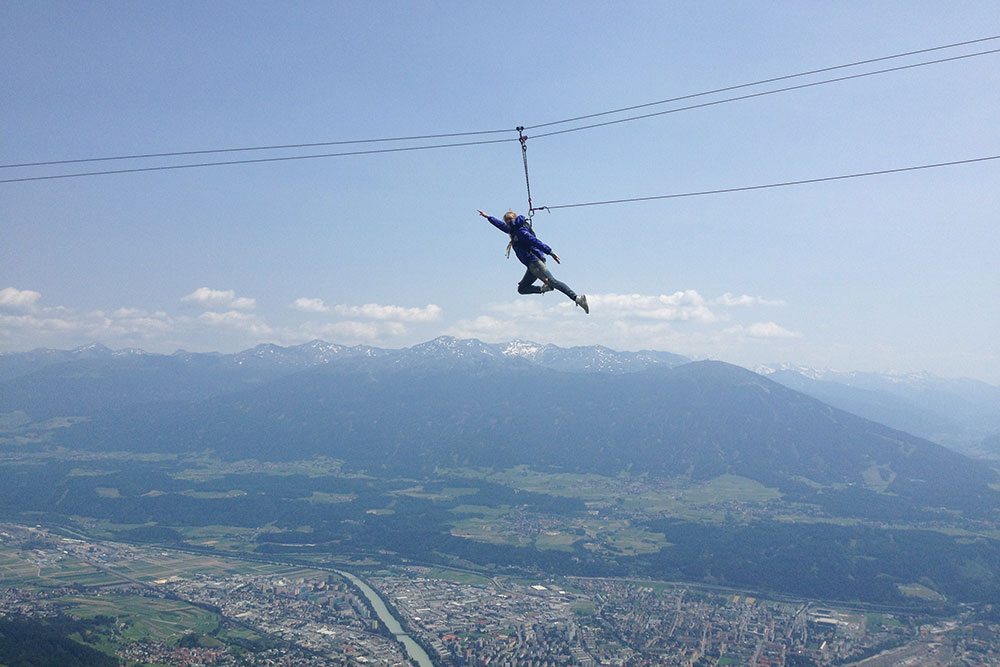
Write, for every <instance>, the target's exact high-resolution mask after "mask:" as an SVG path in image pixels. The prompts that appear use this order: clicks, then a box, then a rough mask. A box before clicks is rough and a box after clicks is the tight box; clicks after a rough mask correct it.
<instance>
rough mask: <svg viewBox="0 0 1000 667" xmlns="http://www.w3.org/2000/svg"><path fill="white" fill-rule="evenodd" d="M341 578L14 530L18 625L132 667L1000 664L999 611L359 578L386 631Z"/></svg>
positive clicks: (0, 536)
mask: <svg viewBox="0 0 1000 667" xmlns="http://www.w3.org/2000/svg"><path fill="white" fill-rule="evenodd" d="M340 567H341V566H338V565H334V564H332V563H328V564H325V565H324V564H322V563H319V562H317V563H315V564H313V565H307V564H303V563H300V562H294V563H293V562H278V561H270V562H264V561H261V560H241V559H237V558H231V557H221V556H215V555H211V554H198V553H190V552H184V551H178V550H174V549H169V550H168V549H165V548H163V547H159V546H138V545H132V544H125V543H120V542H109V541H98V540H91V539H80V538H79V537H68V536H66V535H64V534H60V533H59V532H57V531H51V530H47V529H45V528H42V527H40V526H39V527H32V526H23V525H14V524H3V525H0V621H4V620H10V619H15V618H16V619H20V620H22V621H23V620H25V619H30V620H34V621H36V622H38V623H45V622H46V620H47V619H53V618H64V617H67V616H68V617H71V618H84V619H90V620H91V621H92V624H91V625H90V626H87V628H88V629H86V630H80V631H78V632H77V634H76V636H75V637H74V638H75V639H77V640H78V641H85V642H86V643H88V644H90V645H92V646H95V647H98V648H100V649H101V650H103V651H105V652H112V653H113V655H114V657H115V658H116V659H117V660H118V661H119V664H127V665H139V664H156V665H191V664H202V665H287V664H296V665H300V664H301V665H331V664H332V665H336V664H370V665H406V664H411V662H410V661H411V660H414V662H417V664H435V665H623V666H624V665H636V666H638V665H769V666H775V667H777V666H784V665H789V666H799V665H813V664H815V665H839V664H864V665H867V666H872V667H874V666H877V665H896V664H912V665H934V664H941V665H998V664H1000V622H998V621H997V619H996V617H995V616H992V615H991V614H990V613H989V612H990V610H989V609H988V608H986V609H984V608H974V607H972V606H967V607H959V608H956V611H955V613H953V614H951V615H949V616H947V617H945V616H941V615H936V616H929V615H915V614H913V613H912V612H911V613H903V612H901V611H900V610H891V609H876V608H860V607H853V608H852V607H850V606H846V605H843V604H839V605H838V604H826V603H822V602H818V601H809V600H791V599H785V600H780V601H778V600H768V599H763V598H759V597H756V596H754V595H751V594H746V593H742V592H739V591H734V590H725V589H722V588H711V587H706V586H691V585H684V584H678V583H661V582H651V581H628V580H620V579H600V578H595V579H589V578H563V579H559V580H537V581H532V580H517V579H513V578H508V577H494V578H487V577H485V576H482V575H479V574H476V573H473V572H463V571H460V570H443V569H439V568H429V567H422V566H414V565H409V566H395V567H392V568H384V567H380V566H378V565H377V564H368V565H367V566H366V567H364V568H363V569H355V572H356V573H357V574H358V575H360V576H362V577H363V579H364V580H365V581H366V582H367V585H368V586H370V587H371V589H373V590H374V591H376V592H377V594H378V598H380V601H381V602H384V604H385V608H383V609H382V610H381V612H382V613H381V614H380V613H377V612H376V609H375V608H374V607H373V605H372V600H370V599H368V597H367V596H366V595H365V594H364V593H363V591H362V590H361V589H359V588H358V586H357V585H356V583H355V582H354V581H352V580H351V579H349V578H347V576H350V575H349V573H346V572H344V571H342V570H341V569H340ZM383 614H391V615H392V616H394V617H395V619H397V620H398V621H399V622H400V623H401V625H402V627H403V628H404V630H403V631H402V633H401V634H399V635H397V636H393V634H391V633H390V631H389V630H388V628H387V626H386V624H385V623H384V622H383V621H384V619H383ZM403 633H405V634H403ZM403 638H405V639H407V640H409V639H411V638H412V640H415V642H416V644H419V647H422V648H417V649H416V650H417V651H418V652H420V654H421V655H420V659H419V660H415V659H414V655H412V654H411V653H410V652H409V650H408V649H407V648H406V647H405V646H404V644H403V643H401V642H400V641H399V640H400V639H403ZM410 644H411V645H414V642H413V641H411V642H410Z"/></svg>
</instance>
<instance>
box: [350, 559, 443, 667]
mask: <svg viewBox="0 0 1000 667" xmlns="http://www.w3.org/2000/svg"><path fill="white" fill-rule="evenodd" d="M334 572H336V573H337V574H339V575H340V576H342V577H346V578H347V579H348V580H350V582H351V583H352V584H354V585H355V586H357V587H358V588H360V589H361V592H362V593H364V595H365V597H366V598H368V601H369V602H371V603H372V607H374V609H375V614H376V615H377V616H378V617H379V620H380V621H382V622H383V623H384V624H385V627H387V628H388V629H389V632H391V633H392V636H393V637H395V638H396V641H398V642H399V643H400V644H402V645H403V648H405V649H406V655H408V656H409V657H410V659H411V660H415V661H416V662H417V664H418V665H420V667H433V665H434V663H432V662H431V659H430V657H429V656H428V655H427V652H426V651H424V649H423V648H422V647H421V646H420V644H418V643H417V642H415V641H413V637H411V636H410V635H408V634H406V633H405V632H403V626H402V625H401V624H400V622H399V621H398V620H397V619H396V617H395V616H393V615H392V614H391V613H390V612H389V608H388V607H386V606H385V603H384V602H382V598H380V597H379V595H378V593H376V592H375V589H373V588H372V587H371V586H369V585H368V584H366V583H365V582H364V581H363V580H361V579H359V578H358V577H356V576H354V575H353V574H351V573H350V572H344V571H343V570H334Z"/></svg>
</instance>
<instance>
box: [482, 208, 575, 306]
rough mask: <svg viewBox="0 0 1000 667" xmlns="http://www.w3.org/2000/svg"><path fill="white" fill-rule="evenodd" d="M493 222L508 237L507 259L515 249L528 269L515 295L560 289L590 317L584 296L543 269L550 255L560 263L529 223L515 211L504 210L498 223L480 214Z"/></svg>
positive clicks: (557, 256) (546, 269) (545, 268)
mask: <svg viewBox="0 0 1000 667" xmlns="http://www.w3.org/2000/svg"><path fill="white" fill-rule="evenodd" d="M479 215H481V216H483V217H484V218H486V219H487V220H489V221H490V223H492V225H493V226H494V227H496V228H497V229H499V230H500V231H501V232H504V233H505V234H507V235H508V236H510V245H509V246H508V248H507V253H508V256H510V249H511V248H513V249H514V254H516V255H517V258H518V259H519V260H520V261H521V264H524V265H525V266H526V267H527V270H526V271H525V272H524V277H523V278H521V282H519V283H518V284H517V292H518V294H543V293H545V292H551V291H552V290H554V289H557V290H559V291H560V292H562V293H563V294H565V295H566V296H568V297H569V298H570V299H572V300H573V301H574V303H576V305H578V306H580V307H581V308H583V312H585V313H587V314H588V315H589V314H590V306H588V305H587V297H586V295H584V294H579V295H578V294H577V293H576V292H574V291H573V290H572V289H570V287H569V285H567V284H566V283H564V282H562V281H559V280H556V278H555V276H553V275H552V273H550V272H549V270H548V268H547V267H546V266H545V255H552V259H554V260H556V264H560V263H561V262H560V261H559V255H557V254H555V253H554V252H552V248H550V247H549V246H547V245H545V243H543V242H542V241H541V240H540V239H539V238H538V237H537V236H535V233H534V232H532V231H531V227H529V226H528V221H527V219H526V218H525V217H524V216H523V215H518V214H517V213H514V211H507V212H506V213H504V214H503V220H497V219H496V218H494V217H493V216H492V215H487V214H486V213H483V212H482V211H479ZM536 280H541V281H542V284H541V285H535V284H534V283H535V281H536Z"/></svg>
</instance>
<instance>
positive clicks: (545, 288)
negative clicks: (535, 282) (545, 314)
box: [538, 283, 555, 294]
mask: <svg viewBox="0 0 1000 667" xmlns="http://www.w3.org/2000/svg"><path fill="white" fill-rule="evenodd" d="M553 289H555V288H553V287H552V285H550V284H548V283H542V284H541V286H539V288H538V293H539V294H545V293H546V292H551V291H552V290H553Z"/></svg>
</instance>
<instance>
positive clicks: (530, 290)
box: [517, 262, 576, 301]
mask: <svg viewBox="0 0 1000 667" xmlns="http://www.w3.org/2000/svg"><path fill="white" fill-rule="evenodd" d="M536 280H541V281H542V282H544V283H548V284H549V285H551V286H552V289H557V290H559V291H560V292H562V293H563V294H565V295H566V296H568V297H569V298H570V299H572V300H573V301H576V292H574V291H573V290H572V289H570V287H569V285H567V284H566V283H564V282H562V281H560V280H556V278H555V276H553V275H552V273H551V272H550V271H549V269H548V268H547V267H546V266H545V262H532V263H531V264H529V265H528V270H527V271H525V272H524V277H523V278H521V282H519V283H518V284H517V292H518V294H540V293H541V291H542V288H541V287H540V286H539V285H535V284H534V283H535V281H536Z"/></svg>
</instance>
